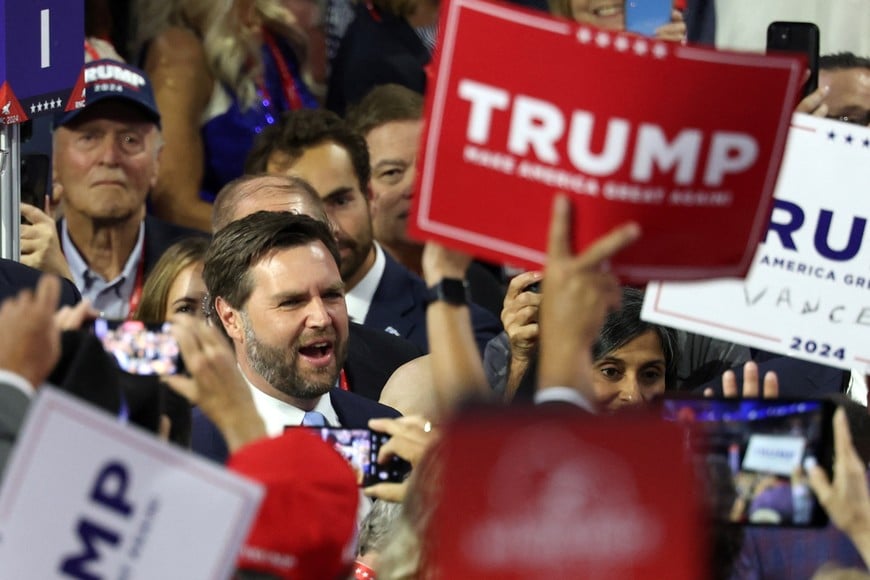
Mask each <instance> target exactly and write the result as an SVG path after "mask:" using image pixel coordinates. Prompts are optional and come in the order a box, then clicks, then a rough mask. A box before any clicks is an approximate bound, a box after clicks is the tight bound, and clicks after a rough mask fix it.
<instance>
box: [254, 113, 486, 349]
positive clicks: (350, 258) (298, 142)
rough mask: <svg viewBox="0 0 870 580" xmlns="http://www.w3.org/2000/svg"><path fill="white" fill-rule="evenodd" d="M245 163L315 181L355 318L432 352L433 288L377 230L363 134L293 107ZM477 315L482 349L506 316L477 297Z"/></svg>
mask: <svg viewBox="0 0 870 580" xmlns="http://www.w3.org/2000/svg"><path fill="white" fill-rule="evenodd" d="M245 170H246V172H247V173H263V172H268V173H279V174H285V175H292V176H296V177H301V178H302V179H304V180H305V181H307V182H308V183H310V184H311V185H312V186H313V187H314V189H315V190H316V191H317V193H318V195H319V196H320V198H321V199H322V200H323V203H324V205H325V207H326V213H327V214H328V215H329V218H330V220H331V221H332V223H333V224H334V225H335V227H336V230H337V233H336V235H337V237H338V247H339V250H340V251H341V277H342V279H343V280H344V282H345V286H346V288H347V305H348V313H349V314H350V317H351V320H353V321H355V322H360V323H362V324H365V325H366V326H371V327H374V328H378V329H380V330H383V331H386V332H388V333H390V334H394V335H396V336H401V337H403V338H406V339H408V340H410V341H411V342H413V343H414V344H416V345H417V346H418V347H420V348H421V349H422V350H423V351H425V352H428V350H429V343H428V339H427V336H426V304H427V302H428V300H429V295H430V293H429V290H428V289H427V288H426V284H425V282H423V280H422V279H421V278H420V277H419V276H417V275H416V274H414V273H413V272H411V271H409V270H408V269H407V268H405V267H404V266H402V265H401V264H399V263H398V262H396V261H395V260H393V259H392V258H391V257H390V256H389V255H387V253H386V252H384V250H383V249H382V248H381V247H380V245H379V244H377V243H376V242H375V241H374V238H373V228H372V218H371V214H370V208H369V200H370V197H371V190H370V187H369V177H370V173H371V168H370V166H369V155H368V150H367V148H366V142H365V139H363V138H362V136H360V135H358V134H356V133H355V132H353V131H352V130H351V129H350V128H349V127H348V126H347V125H346V124H345V122H344V121H342V120H341V119H340V118H339V117H338V116H336V115H334V114H333V113H330V112H329V111H322V110H317V111H314V110H306V111H301V110H300V111H293V112H291V113H288V114H286V115H284V116H283V117H282V118H281V120H280V121H278V123H276V124H275V125H270V126H269V127H267V128H266V129H264V130H263V132H262V133H261V134H260V136H259V137H258V138H257V141H256V142H255V143H254V147H253V149H252V150H251V153H250V154H249V155H248V160H247V162H246V163H245ZM471 319H472V326H473V328H474V334H475V340H476V342H477V345H478V348H479V349H480V352H481V353H482V352H483V348H484V347H485V345H486V343H487V342H488V341H489V340H490V339H491V338H492V337H493V336H495V335H496V334H498V333H499V332H501V323H500V322H499V321H498V319H496V318H495V317H494V316H493V315H492V314H491V313H489V312H487V311H486V310H484V309H483V308H481V307H479V306H477V305H475V304H472V307H471Z"/></svg>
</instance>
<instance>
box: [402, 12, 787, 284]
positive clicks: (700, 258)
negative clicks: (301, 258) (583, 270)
mask: <svg viewBox="0 0 870 580" xmlns="http://www.w3.org/2000/svg"><path fill="white" fill-rule="evenodd" d="M441 27H442V43H441V46H440V51H439V54H438V57H437V58H436V63H435V69H434V72H435V79H434V82H433V83H432V86H430V91H429V93H428V95H427V105H426V106H427V119H428V121H427V123H428V125H427V131H426V134H425V136H424V141H423V154H422V170H421V172H420V175H419V178H418V179H419V183H418V185H419V188H418V195H417V196H416V197H415V200H414V209H413V211H412V214H413V218H412V220H411V223H410V230H411V232H412V234H413V235H415V236H416V237H420V238H423V239H435V240H440V241H445V242H447V243H448V244H450V245H453V246H458V247H460V248H463V249H465V250H468V251H471V252H472V253H474V254H477V255H479V256H483V257H486V258H489V259H495V260H498V261H507V262H510V263H513V264H519V265H525V266H531V267H534V266H537V265H539V264H541V263H542V262H543V261H544V255H545V246H546V231H547V224H548V222H549V214H550V207H551V201H552V197H553V195H554V194H555V193H556V192H557V191H564V192H567V193H569V194H570V195H571V199H572V200H573V203H574V207H575V212H574V215H575V218H574V219H575V223H574V226H575V228H574V230H575V246H576V249H579V248H582V247H583V246H585V245H586V244H588V243H589V242H590V241H591V240H593V239H595V238H596V237H598V236H600V235H601V234H603V233H605V232H606V231H608V230H610V229H611V228H612V227H614V226H616V225H618V224H620V223H622V222H624V221H627V220H635V221H638V222H640V224H641V226H642V228H643V238H642V239H641V240H640V242H638V243H637V244H635V245H634V246H633V247H631V248H629V249H627V250H626V251H624V252H623V253H622V254H620V256H619V257H618V258H617V259H616V260H614V262H613V267H614V270H615V271H616V272H617V273H618V274H622V275H624V276H626V277H628V278H631V279H634V280H638V281H640V280H648V279H657V278H660V279H692V278H705V277H721V276H743V275H745V273H746V270H747V268H748V266H749V264H750V262H751V260H752V256H753V255H754V251H755V246H756V245H757V243H758V240H759V237H760V235H761V234H762V233H763V231H764V228H765V226H766V224H767V220H768V217H769V213H770V201H771V195H772V192H773V187H774V185H775V182H776V177H777V172H778V169H779V164H780V160H781V157H782V152H783V147H784V145H785V137H786V134H787V130H788V124H789V119H790V117H791V110H792V108H793V106H794V103H795V101H796V97H797V91H798V89H799V85H800V83H801V80H802V76H803V67H802V65H801V62H800V61H799V60H798V59H793V58H790V57H765V56H760V55H748V54H736V53H724V52H717V51H714V50H710V49H703V48H697V47H690V46H682V45H679V44H674V43H667V42H662V41H658V40H654V39H648V38H644V37H639V36H635V35H631V34H628V33H621V32H612V31H603V30H598V29H595V28H592V27H589V26H585V25H577V24H574V23H571V22H567V21H562V20H556V19H552V18H549V17H546V16H542V15H540V14H533V13H531V12H526V11H523V10H518V9H514V8H510V7H507V6H503V5H501V4H494V3H490V2H486V1H481V0H451V2H449V4H448V5H447V6H446V7H445V9H443V10H442V20H441Z"/></svg>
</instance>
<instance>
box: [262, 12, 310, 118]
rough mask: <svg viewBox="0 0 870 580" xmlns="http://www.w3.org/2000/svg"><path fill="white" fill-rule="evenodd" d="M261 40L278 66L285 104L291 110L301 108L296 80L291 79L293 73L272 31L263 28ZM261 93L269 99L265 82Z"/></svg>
mask: <svg viewBox="0 0 870 580" xmlns="http://www.w3.org/2000/svg"><path fill="white" fill-rule="evenodd" d="M263 40H264V41H265V42H266V47H267V48H268V49H269V52H270V53H271V54H272V58H273V59H275V65H276V66H277V67H278V75H279V76H280V77H281V88H282V89H283V90H284V98H285V99H286V100H287V105H288V106H289V107H290V110H291V111H296V110H298V109H301V108H302V98H301V97H300V96H299V90H298V89H297V88H296V81H295V80H293V75H292V74H290V69H289V68H288V67H287V61H286V60H285V59H284V55H283V54H281V49H279V48H278V43H276V42H275V39H274V38H273V37H272V33H271V32H269V31H268V30H266V29H265V28H264V29H263ZM262 89H263V93H264V96H265V97H266V98H268V99H269V100H270V101H271V100H272V99H271V98H270V97H269V89H267V88H266V83H265V82H264V83H263V87H262Z"/></svg>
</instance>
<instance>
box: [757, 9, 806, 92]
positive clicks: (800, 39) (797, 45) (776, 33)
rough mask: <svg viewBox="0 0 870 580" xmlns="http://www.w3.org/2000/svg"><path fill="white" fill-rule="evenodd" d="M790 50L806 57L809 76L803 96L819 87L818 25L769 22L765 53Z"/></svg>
mask: <svg viewBox="0 0 870 580" xmlns="http://www.w3.org/2000/svg"><path fill="white" fill-rule="evenodd" d="M777 52H790V53H798V54H802V55H804V56H805V57H806V59H807V67H808V68H809V69H810V78H809V79H807V83H806V84H805V85H804V91H803V96H804V97H805V96H807V95H808V94H810V93H812V92H813V91H815V90H816V89H817V88H819V27H818V26H816V25H815V24H813V23H812V22H771V23H770V25H768V27H767V53H768V54H772V53H777Z"/></svg>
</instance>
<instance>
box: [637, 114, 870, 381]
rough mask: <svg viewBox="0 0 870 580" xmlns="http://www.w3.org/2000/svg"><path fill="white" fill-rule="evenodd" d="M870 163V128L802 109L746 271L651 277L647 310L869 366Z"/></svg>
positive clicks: (723, 334)
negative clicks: (739, 275) (689, 279)
mask: <svg viewBox="0 0 870 580" xmlns="http://www.w3.org/2000/svg"><path fill="white" fill-rule="evenodd" d="M868 168H870V129H867V128H864V127H858V126H855V125H849V124H846V123H841V122H838V121H831V120H827V119H819V118H816V117H810V116H807V115H800V114H796V115H795V116H794V118H793V120H792V126H791V131H790V132H789V138H788V145H787V147H786V152H785V159H784V161H783V164H782V168H781V170H780V175H779V180H778V181H777V186H776V192H775V194H774V197H775V203H774V209H773V213H772V215H771V219H770V224H769V226H768V229H767V233H766V236H765V237H764V238H763V240H762V242H761V243H760V244H759V246H758V251H757V252H756V255H755V259H754V261H753V266H752V269H751V270H750V272H749V275H748V276H747V278H746V279H745V280H742V281H741V280H713V281H709V282H701V283H686V284H681V283H651V284H649V285H648V286H647V293H646V298H645V300H644V306H643V313H642V318H643V319H644V320H648V321H650V322H655V323H659V324H665V325H668V326H673V327H675V328H681V329H685V330H688V331H691V332H697V333H700V334H705V335H709V336H713V337H716V338H721V339H723V340H727V341H731V342H736V343H740V344H745V345H748V346H752V347H756V348H760V349H763V350H767V351H772V352H777V353H781V354H784V355H787V356H792V357H796V358H802V359H805V360H809V361H812V362H816V363H819V364H824V365H828V366H835V367H840V368H844V369H849V368H853V367H858V368H864V367H866V366H867V365H868V363H870V243H865V239H866V238H867V217H868V216H870V169H868ZM698 243H699V244H710V245H714V244H716V243H717V240H715V239H708V240H698Z"/></svg>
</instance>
